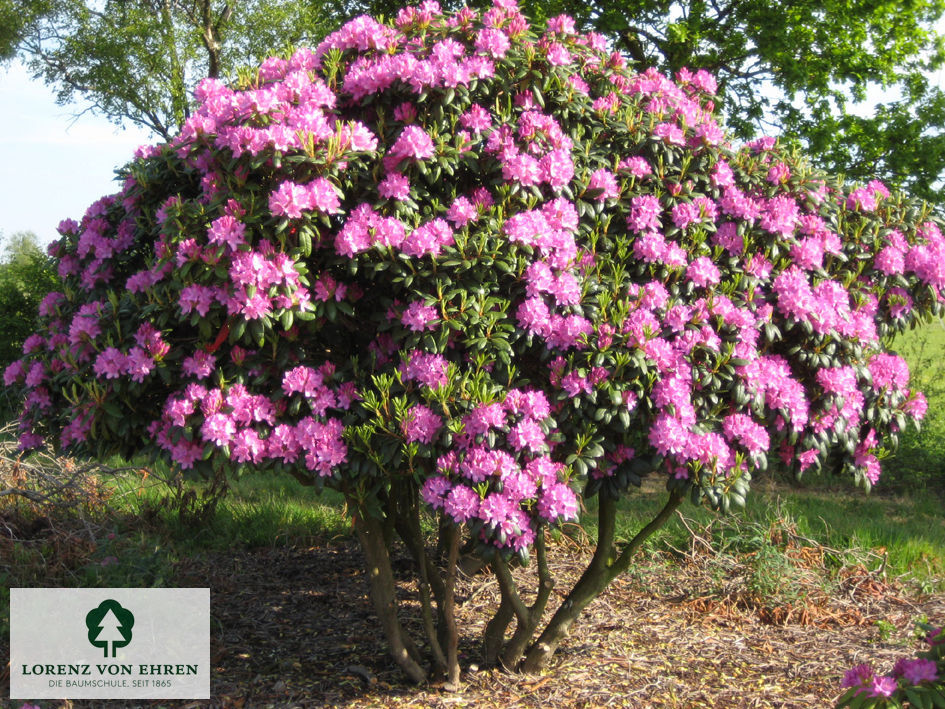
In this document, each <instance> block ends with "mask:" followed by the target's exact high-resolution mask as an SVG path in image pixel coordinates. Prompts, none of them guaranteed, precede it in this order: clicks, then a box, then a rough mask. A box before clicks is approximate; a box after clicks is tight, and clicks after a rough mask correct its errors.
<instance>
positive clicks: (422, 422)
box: [401, 404, 443, 444]
mask: <svg viewBox="0 0 945 709" xmlns="http://www.w3.org/2000/svg"><path fill="white" fill-rule="evenodd" d="M442 427H443V421H442V420H441V419H440V417H439V416H437V415H436V414H435V413H433V412H432V411H431V410H430V409H428V408H427V407H426V406H423V405H420V404H418V405H417V406H414V407H413V408H411V409H410V410H409V411H407V414H406V415H405V417H404V420H403V422H402V423H401V430H402V431H403V433H404V437H405V438H406V439H407V442H408V443H413V442H419V443H426V444H430V443H432V442H433V438H434V436H436V433H437V431H439V430H440V429H441V428H442Z"/></svg>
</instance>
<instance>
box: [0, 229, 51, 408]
mask: <svg viewBox="0 0 945 709" xmlns="http://www.w3.org/2000/svg"><path fill="white" fill-rule="evenodd" d="M58 285H59V277H58V276H57V275H56V270H55V268H54V267H53V265H52V261H51V259H50V258H49V257H48V256H46V254H45V253H43V251H42V249H41V248H40V247H39V244H38V243H37V241H36V235H35V234H33V233H31V232H18V233H16V234H13V235H12V236H10V237H6V238H3V254H2V260H0V369H5V368H6V367H7V365H9V364H10V363H11V362H13V361H14V360H16V359H19V358H20V356H21V355H22V353H23V352H22V348H23V341H24V340H25V339H26V338H27V337H29V335H30V333H32V332H33V330H34V327H35V324H36V323H35V321H36V314H37V308H38V307H39V303H40V301H41V300H42V299H43V296H45V295H46V294H47V293H49V291H51V290H54V289H55V288H57V287H58ZM7 395H8V393H7V391H6V390H4V396H3V398H2V399H0V413H2V414H3V415H4V416H9V415H10V414H12V413H13V408H14V405H13V404H12V403H11V402H9V401H7Z"/></svg>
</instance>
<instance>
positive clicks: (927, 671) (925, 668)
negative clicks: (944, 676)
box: [893, 658, 938, 684]
mask: <svg viewBox="0 0 945 709" xmlns="http://www.w3.org/2000/svg"><path fill="white" fill-rule="evenodd" d="M893 676H894V677H902V678H903V679H904V680H905V681H906V682H908V683H909V684H920V683H922V682H935V681H937V680H938V666H937V665H936V664H935V661H934V660H924V659H921V658H917V659H914V660H907V659H905V658H902V659H900V660H899V661H898V662H897V663H896V666H895V667H894V668H893Z"/></svg>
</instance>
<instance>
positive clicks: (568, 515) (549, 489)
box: [538, 483, 578, 522]
mask: <svg viewBox="0 0 945 709" xmlns="http://www.w3.org/2000/svg"><path fill="white" fill-rule="evenodd" d="M538 514H540V515H541V516H542V517H544V518H545V519H546V520H548V521H549V522H555V521H559V520H560V521H564V520H573V519H577V515H578V501H577V496H576V495H575V494H574V491H573V490H572V489H571V488H569V487H568V486H567V485H565V484H564V483H553V484H551V485H548V486H544V485H543V486H542V489H541V494H540V496H539V498H538Z"/></svg>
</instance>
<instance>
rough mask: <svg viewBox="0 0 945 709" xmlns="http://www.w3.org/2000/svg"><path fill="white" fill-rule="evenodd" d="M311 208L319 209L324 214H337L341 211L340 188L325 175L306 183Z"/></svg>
mask: <svg viewBox="0 0 945 709" xmlns="http://www.w3.org/2000/svg"><path fill="white" fill-rule="evenodd" d="M306 191H307V192H308V205H309V209H312V208H314V209H317V210H318V211H319V212H321V213H322V214H337V213H338V212H340V211H341V200H340V198H339V197H338V190H337V189H336V188H335V186H334V185H333V184H332V183H331V182H330V181H328V180H326V179H325V178H324V177H319V178H316V179H314V180H312V181H311V182H309V183H308V185H306Z"/></svg>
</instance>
